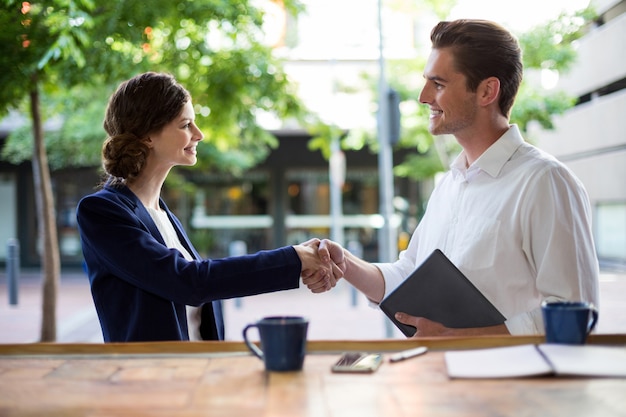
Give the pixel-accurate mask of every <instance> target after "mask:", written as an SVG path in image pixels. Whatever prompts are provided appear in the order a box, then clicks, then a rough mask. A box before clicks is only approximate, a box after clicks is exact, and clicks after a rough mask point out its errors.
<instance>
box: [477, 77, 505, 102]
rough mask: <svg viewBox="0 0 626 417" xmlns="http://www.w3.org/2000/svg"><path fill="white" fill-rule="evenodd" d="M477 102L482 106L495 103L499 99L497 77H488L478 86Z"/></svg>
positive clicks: (498, 81)
mask: <svg viewBox="0 0 626 417" xmlns="http://www.w3.org/2000/svg"><path fill="white" fill-rule="evenodd" d="M477 92H478V100H479V102H480V104H481V105H482V106H488V105H490V104H492V103H494V102H495V103H496V104H497V101H498V98H499V97H500V80H499V79H498V78H497V77H489V78H486V79H484V80H482V81H481V82H480V84H479V85H478V91H477Z"/></svg>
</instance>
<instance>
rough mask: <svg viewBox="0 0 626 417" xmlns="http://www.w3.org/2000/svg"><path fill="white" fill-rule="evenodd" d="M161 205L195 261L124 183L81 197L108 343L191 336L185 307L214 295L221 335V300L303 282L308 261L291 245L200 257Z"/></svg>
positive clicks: (81, 224) (82, 226)
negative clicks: (170, 241) (169, 239)
mask: <svg viewBox="0 0 626 417" xmlns="http://www.w3.org/2000/svg"><path fill="white" fill-rule="evenodd" d="M160 206H161V208H162V209H163V210H165V212H166V213H167V215H168V216H169V218H170V220H171V221H172V224H173V225H174V229H175V230H176V232H177V233H178V238H179V239H180V241H181V243H182V244H183V246H184V247H185V248H186V249H187V250H188V251H189V253H190V254H192V256H194V257H195V258H196V260H195V261H188V260H186V259H185V258H184V257H183V255H182V254H181V253H180V252H179V251H178V250H176V249H170V248H168V247H167V246H166V245H165V241H164V240H163V237H162V236H161V233H160V232H159V230H158V228H157V226H156V224H155V223H154V221H153V220H152V217H150V214H149V213H148V211H147V210H146V209H145V207H144V205H143V204H142V203H141V202H140V201H139V199H138V198H137V197H136V196H135V194H133V193H132V191H130V189H129V188H128V187H126V186H121V187H111V186H109V185H105V187H104V188H103V189H101V190H99V191H98V192H96V193H94V194H91V195H88V196H86V197H84V198H83V199H82V200H81V201H80V202H79V204H78V208H77V210H76V215H77V220H78V230H79V232H80V239H81V244H82V250H83V255H84V258H85V264H86V266H87V273H88V275H89V281H90V283H91V293H92V296H93V300H94V304H95V307H96V311H97V313H98V318H99V319H100V326H101V327H102V334H103V336H104V341H105V342H130V341H158V340H188V339H189V335H188V330H187V315H186V310H185V306H186V305H192V306H199V305H202V304H204V303H209V302H213V312H214V316H215V317H214V318H215V323H216V326H217V334H218V338H219V339H223V338H224V321H223V317H222V310H221V305H220V302H219V300H221V299H227V298H233V297H243V296H247V295H254V294H261V293H266V292H272V291H279V290H286V289H293V288H297V287H298V285H299V282H300V271H301V268H302V266H301V262H300V258H299V257H298V255H297V253H296V251H295V249H294V248H293V247H291V246H287V247H283V248H279V249H275V250H268V251H261V252H258V253H256V254H254V255H245V256H241V257H231V258H223V259H213V260H211V259H201V257H200V256H199V255H198V252H197V251H196V250H195V248H194V247H193V245H192V244H191V242H190V241H189V238H188V237H187V234H186V233H185V231H184V230H183V227H182V225H181V223H180V221H179V220H178V219H177V218H176V217H175V216H174V215H173V214H172V213H171V212H170V211H169V209H168V208H167V206H166V205H165V203H164V202H163V200H161V201H160Z"/></svg>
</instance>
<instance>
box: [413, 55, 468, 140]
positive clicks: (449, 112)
mask: <svg viewBox="0 0 626 417" xmlns="http://www.w3.org/2000/svg"><path fill="white" fill-rule="evenodd" d="M424 78H425V79H426V84H425V85H424V89H423V90H422V92H421V94H420V97H419V99H420V103H423V104H428V106H429V107H430V123H429V127H428V130H429V131H430V133H432V134H433V135H442V134H452V135H455V136H457V137H458V136H463V133H470V131H471V128H472V126H473V124H474V120H475V118H476V111H477V105H476V93H472V92H470V91H468V90H467V87H466V77H465V75H463V74H461V73H459V72H457V71H456V70H455V68H454V57H453V55H452V52H451V50H450V49H449V48H444V49H433V50H432V51H431V53H430V56H429V57H428V61H427V62H426V67H425V69H424Z"/></svg>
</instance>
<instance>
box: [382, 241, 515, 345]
mask: <svg viewBox="0 0 626 417" xmlns="http://www.w3.org/2000/svg"><path fill="white" fill-rule="evenodd" d="M380 309H381V310H382V311H383V312H384V313H385V314H386V315H387V316H388V317H389V318H390V319H391V321H392V322H393V323H394V324H395V325H396V326H397V327H398V329H400V330H401V331H402V333H404V335H405V336H407V337H410V336H413V335H414V334H415V327H413V326H407V325H406V324H403V323H400V322H399V321H397V320H396V319H395V317H394V315H395V314H396V313H397V312H398V311H401V312H404V313H407V314H410V315H412V316H416V317H425V318H427V319H429V320H433V321H436V322H439V323H441V324H443V325H444V326H446V327H450V328H467V327H485V326H494V325H497V324H502V323H504V321H505V320H506V318H505V317H504V316H503V315H502V314H501V313H500V312H499V311H498V309H497V308H495V307H494V305H493V304H491V302H490V301H489V300H488V299H487V298H486V297H485V296H484V295H483V294H482V293H481V292H480V291H479V290H478V289H477V288H476V287H475V286H474V284H472V283H471V282H470V281H469V280H468V279H467V278H466V277H465V275H463V273H462V272H461V271H459V270H458V269H457V267H456V266H454V264H453V263H452V262H451V261H450V260H449V259H448V258H447V257H446V255H444V253H443V252H441V251H440V250H439V249H435V250H434V251H433V253H432V254H431V255H430V256H429V257H428V258H426V260H425V261H424V262H423V263H422V264H421V265H420V266H419V267H418V268H417V269H416V270H415V271H414V272H413V273H412V274H411V275H409V277H408V278H407V279H406V280H404V282H403V283H402V284H400V285H399V286H398V288H396V289H395V290H394V291H393V292H392V293H391V294H389V295H388V296H387V297H386V298H385V299H383V300H382V302H381V303H380Z"/></svg>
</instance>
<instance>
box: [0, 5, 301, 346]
mask: <svg viewBox="0 0 626 417" xmlns="http://www.w3.org/2000/svg"><path fill="white" fill-rule="evenodd" d="M99 3H103V4H96V2H94V1H93V0H47V1H32V2H18V1H16V0H3V2H2V6H1V7H2V14H1V15H0V24H2V27H3V30H2V33H1V35H0V41H1V44H0V116H3V115H4V114H6V112H7V111H8V110H10V109H12V108H13V109H20V110H22V111H24V110H25V109H26V108H29V109H30V111H29V112H28V114H30V118H31V121H32V128H31V129H25V130H20V131H18V132H16V134H14V135H11V136H10V137H9V140H8V142H7V146H6V147H5V149H4V150H3V155H4V156H5V158H7V159H9V160H11V161H13V162H21V161H23V160H28V159H30V158H32V161H33V176H34V181H35V194H36V198H35V200H36V204H37V213H38V220H39V234H40V238H41V240H42V248H43V257H42V269H43V273H44V279H43V282H44V283H43V289H44V291H43V322H42V332H41V340H42V341H53V340H55V338H56V292H57V287H58V281H59V276H60V262H59V248H58V240H57V232H56V223H55V216H54V201H53V196H52V192H51V186H50V170H49V165H48V153H47V152H46V145H54V146H52V148H53V149H54V153H53V155H54V158H52V162H53V164H54V166H56V167H67V166H77V165H78V166H94V165H98V162H97V160H98V159H99V158H98V152H93V150H94V149H99V147H100V145H101V143H102V139H103V136H104V132H103V131H102V130H100V129H94V119H93V117H95V116H93V115H96V114H99V116H98V119H97V120H98V125H99V124H100V120H102V115H103V113H104V107H105V105H106V97H108V96H109V95H110V93H111V91H112V90H113V89H114V88H115V86H116V85H117V84H118V83H119V82H120V81H122V80H124V79H127V78H129V77H131V76H132V75H135V74H136V73H138V72H142V71H147V70H154V71H165V72H170V73H172V74H173V75H175V76H176V77H177V79H178V80H179V81H181V83H183V84H184V85H185V86H186V87H187V88H188V89H189V90H190V92H191V94H192V96H193V97H194V104H195V105H196V111H197V112H198V114H199V117H198V119H197V121H198V125H199V126H200V127H201V128H202V129H203V130H204V132H205V134H206V136H207V138H208V140H207V145H208V146H204V147H202V148H199V149H200V154H199V160H200V161H201V162H200V163H199V165H200V167H204V168H206V165H207V162H206V161H207V160H210V161H212V162H213V164H212V166H215V165H217V168H213V169H230V170H232V169H238V170H240V171H242V170H243V169H245V168H246V167H248V166H250V165H251V164H253V163H254V162H255V161H256V160H257V159H258V158H262V157H263V155H264V153H266V152H267V148H268V147H270V146H273V145H274V144H275V143H274V140H275V139H274V138H273V137H272V136H271V135H270V134H269V133H267V132H265V131H264V130H262V129H261V128H260V127H259V126H258V125H257V122H256V118H255V116H256V114H258V113H259V112H262V111H272V112H274V113H276V114H277V116H278V117H281V118H287V117H301V115H302V114H303V108H302V106H301V104H300V103H299V101H298V100H297V99H296V97H295V95H294V94H293V92H292V91H291V90H290V89H291V86H290V84H289V83H288V80H287V77H286V76H285V74H284V73H283V71H282V69H281V64H280V62H278V61H277V60H276V59H274V57H273V56H272V53H271V49H270V48H269V47H268V46H266V45H264V44H263V42H262V32H261V26H262V23H263V13H262V11H261V10H259V9H257V8H255V7H254V6H253V5H252V3H253V2H251V1H248V0H230V1H228V2H224V1H221V0H203V1H201V0H196V1H184V0H153V1H151V2H150V3H149V4H146V3H145V2H142V1H137V0H127V1H123V2H99ZM282 4H284V6H285V7H286V8H287V10H288V11H289V12H290V13H294V14H295V13H297V12H299V11H300V10H301V6H300V5H299V3H298V2H297V0H284V2H282ZM98 97H99V98H98ZM86 115H89V117H88V118H87V117H85V116H86ZM53 116H56V117H59V118H60V119H61V120H62V121H63V127H62V128H61V130H60V131H59V132H54V133H48V132H46V136H47V138H46V139H45V140H44V131H43V128H42V126H43V122H44V121H45V120H46V119H50V118H52V117H53ZM70 127H71V129H70ZM28 130H30V132H29V131H28ZM77 133H78V134H77ZM81 133H82V134H81ZM48 139H49V140H48ZM26 143H32V144H33V146H32V151H30V149H31V148H29V147H27V146H24V144H26ZM85 148H89V149H90V150H89V152H81V151H82V150H84V149H85ZM241 149H245V150H247V151H246V152H242V151H241ZM77 150H78V151H77ZM84 154H90V155H94V156H95V158H94V159H90V158H75V156H76V155H84ZM223 161H226V162H223ZM83 164H84V165H83Z"/></svg>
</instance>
